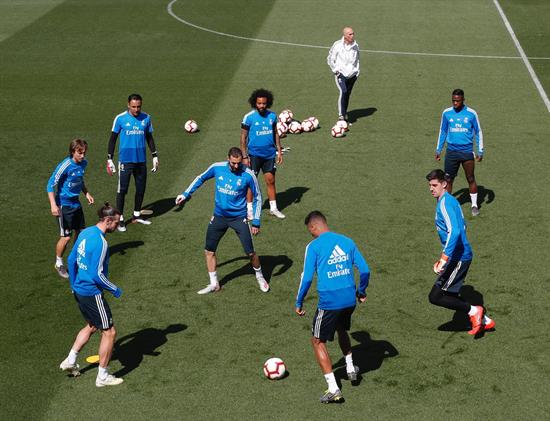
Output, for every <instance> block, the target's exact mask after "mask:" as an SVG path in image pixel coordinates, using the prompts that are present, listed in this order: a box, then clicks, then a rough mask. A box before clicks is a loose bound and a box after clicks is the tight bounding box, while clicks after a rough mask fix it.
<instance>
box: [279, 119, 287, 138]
mask: <svg viewBox="0 0 550 421" xmlns="http://www.w3.org/2000/svg"><path fill="white" fill-rule="evenodd" d="M287 132H288V125H287V124H286V123H283V122H282V121H278V122H277V133H278V134H279V137H285V136H286V134H287Z"/></svg>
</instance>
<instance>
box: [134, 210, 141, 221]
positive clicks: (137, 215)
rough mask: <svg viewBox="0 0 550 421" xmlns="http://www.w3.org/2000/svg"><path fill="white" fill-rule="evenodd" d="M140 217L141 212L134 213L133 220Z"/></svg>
mask: <svg viewBox="0 0 550 421" xmlns="http://www.w3.org/2000/svg"><path fill="white" fill-rule="evenodd" d="M140 216H141V212H138V211H134V219H135V218H139V217H140Z"/></svg>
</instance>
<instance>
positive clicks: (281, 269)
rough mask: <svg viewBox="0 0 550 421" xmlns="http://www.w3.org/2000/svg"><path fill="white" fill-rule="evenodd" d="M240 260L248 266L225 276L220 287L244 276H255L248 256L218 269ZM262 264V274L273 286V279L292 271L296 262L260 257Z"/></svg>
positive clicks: (237, 258) (282, 257)
mask: <svg viewBox="0 0 550 421" xmlns="http://www.w3.org/2000/svg"><path fill="white" fill-rule="evenodd" d="M239 260H244V261H246V264H245V265H244V266H243V267H241V268H240V269H237V270H234V271H233V272H231V273H228V274H227V275H225V276H224V277H223V278H222V279H221V280H220V286H223V285H225V284H227V283H228V282H230V281H232V280H233V279H235V278H239V277H241V276H244V275H254V269H252V265H251V264H250V260H249V258H248V257H246V256H241V257H236V258H234V259H231V260H227V261H225V262H223V263H219V264H218V268H220V267H222V266H225V265H228V264H230V263H233V262H236V261H239ZM260 263H261V265H262V272H263V274H264V277H265V279H266V280H267V282H268V283H269V284H271V278H272V277H274V276H279V275H282V274H283V273H285V272H286V271H287V270H288V269H290V267H291V266H292V264H293V263H294V262H293V261H292V260H291V259H290V258H289V257H288V256H285V255H279V256H260ZM275 269H277V270H275Z"/></svg>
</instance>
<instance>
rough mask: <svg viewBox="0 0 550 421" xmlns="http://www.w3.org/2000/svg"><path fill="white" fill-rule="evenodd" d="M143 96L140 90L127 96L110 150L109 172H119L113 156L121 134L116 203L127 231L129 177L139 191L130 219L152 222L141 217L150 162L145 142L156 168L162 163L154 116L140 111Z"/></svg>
mask: <svg viewBox="0 0 550 421" xmlns="http://www.w3.org/2000/svg"><path fill="white" fill-rule="evenodd" d="M142 101H143V100H142V98H141V95H139V94H131V95H130V96H129V97H128V110H127V111H125V112H123V113H121V114H119V115H117V116H116V117H115V120H114V122H113V128H112V130H111V138H110V139H109V147H108V153H107V173H108V174H109V175H113V174H114V173H116V168H115V164H114V162H113V156H114V154H115V146H116V140H117V137H118V136H119V135H120V145H119V148H118V170H119V173H118V189H117V196H116V205H117V208H118V209H119V210H120V212H121V216H120V224H119V226H118V230H119V231H126V224H125V222H124V217H123V214H124V199H125V197H126V193H128V187H129V185H130V177H132V176H133V177H134V180H135V182H136V193H135V197H134V213H133V216H132V219H131V223H136V222H137V223H140V224H143V225H150V224H151V221H149V220H147V219H143V218H141V205H142V204H143V198H144V196H145V185H146V183H147V166H146V161H147V158H146V156H145V155H146V150H145V143H147V145H148V146H149V150H150V151H151V155H152V157H153V168H152V169H151V172H156V171H157V170H158V167H159V159H158V152H157V147H156V146H155V140H154V139H153V124H152V123H151V116H150V115H149V114H146V113H144V112H142V111H141V104H142Z"/></svg>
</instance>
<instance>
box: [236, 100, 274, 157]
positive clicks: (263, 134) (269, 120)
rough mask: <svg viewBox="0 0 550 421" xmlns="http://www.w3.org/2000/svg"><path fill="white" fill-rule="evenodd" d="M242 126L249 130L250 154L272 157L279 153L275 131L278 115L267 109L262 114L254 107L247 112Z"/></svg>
mask: <svg viewBox="0 0 550 421" xmlns="http://www.w3.org/2000/svg"><path fill="white" fill-rule="evenodd" d="M241 128H243V129H246V130H248V154H249V155H253V156H258V157H260V158H265V159H271V158H275V155H277V147H276V145H275V133H277V115H276V114H275V113H274V112H273V111H271V110H266V111H265V115H263V116H262V115H261V114H260V113H259V112H258V110H256V109H254V110H252V111H250V112H249V113H248V114H245V116H244V117H243V121H242V123H241Z"/></svg>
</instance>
